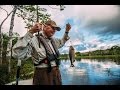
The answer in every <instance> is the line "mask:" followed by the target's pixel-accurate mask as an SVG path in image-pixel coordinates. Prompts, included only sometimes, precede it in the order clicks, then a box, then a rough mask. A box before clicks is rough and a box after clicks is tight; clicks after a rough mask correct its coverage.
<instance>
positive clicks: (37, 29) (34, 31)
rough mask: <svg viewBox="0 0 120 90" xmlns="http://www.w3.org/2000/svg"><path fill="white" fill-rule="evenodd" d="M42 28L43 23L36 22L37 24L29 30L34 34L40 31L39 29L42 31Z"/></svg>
mask: <svg viewBox="0 0 120 90" xmlns="http://www.w3.org/2000/svg"><path fill="white" fill-rule="evenodd" d="M41 30H42V23H36V24H35V25H34V26H33V27H32V28H31V29H30V30H29V32H30V33H31V34H34V33H36V32H38V31H41Z"/></svg>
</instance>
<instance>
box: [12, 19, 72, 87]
mask: <svg viewBox="0 0 120 90" xmlns="http://www.w3.org/2000/svg"><path fill="white" fill-rule="evenodd" d="M41 28H42V27H41V24H39V23H36V24H35V25H34V26H33V27H32V28H31V29H30V30H29V31H28V32H27V33H26V34H25V35H24V36H23V37H21V38H20V39H19V40H18V41H17V43H16V44H15V45H14V47H13V57H15V58H19V59H21V60H25V59H28V58H29V57H32V60H33V63H34V67H35V70H34V77H33V85H62V82H61V75H60V71H59V67H58V66H59V59H58V58H59V51H58V49H59V48H60V47H62V46H63V45H64V44H65V42H66V41H67V40H68V39H69V37H68V32H69V30H70V29H71V25H70V24H66V30H65V34H64V36H63V38H62V39H57V38H53V35H54V34H55V32H56V31H60V29H61V28H60V27H58V26H57V24H56V23H55V22H54V21H53V20H49V21H47V22H46V23H45V25H44V27H43V30H41ZM38 31H40V33H39V34H40V35H33V34H34V33H36V32H38Z"/></svg>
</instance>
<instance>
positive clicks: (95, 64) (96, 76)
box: [60, 59, 120, 85]
mask: <svg viewBox="0 0 120 90" xmlns="http://www.w3.org/2000/svg"><path fill="white" fill-rule="evenodd" d="M74 65H75V67H70V61H69V60H61V65H60V71H61V76H62V82H63V85H119V84H120V65H118V64H116V63H115V62H114V61H111V60H98V59H97V60H96V59H92V60H91V59H81V60H76V61H75V62H74Z"/></svg>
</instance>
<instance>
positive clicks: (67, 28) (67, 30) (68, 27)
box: [65, 23, 71, 32]
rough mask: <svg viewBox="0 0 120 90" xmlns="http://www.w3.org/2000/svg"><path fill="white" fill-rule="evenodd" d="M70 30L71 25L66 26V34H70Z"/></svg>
mask: <svg viewBox="0 0 120 90" xmlns="http://www.w3.org/2000/svg"><path fill="white" fill-rule="evenodd" d="M70 29H71V25H70V24H69V23H68V24H66V31H65V32H69V31H70Z"/></svg>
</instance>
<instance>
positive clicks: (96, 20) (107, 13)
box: [0, 5, 120, 53]
mask: <svg viewBox="0 0 120 90" xmlns="http://www.w3.org/2000/svg"><path fill="white" fill-rule="evenodd" d="M40 7H41V8H46V9H47V13H49V14H51V18H52V19H53V20H54V21H56V23H57V24H58V25H59V26H60V27H61V28H62V30H61V31H59V32H56V34H55V37H57V38H62V35H63V34H64V31H65V24H66V23H70V24H71V27H72V28H71V31H70V33H69V36H70V40H69V41H68V42H67V43H66V44H65V46H64V47H63V48H61V49H60V51H61V53H67V52H68V46H70V45H74V47H75V50H76V51H80V52H84V51H91V50H96V49H106V48H110V47H111V46H113V45H118V44H120V6H119V5H65V7H66V8H65V9H64V10H63V11H60V10H59V9H52V8H59V7H58V6H55V5H49V6H48V5H40ZM51 7H52V8H51ZM4 8H5V9H7V10H8V11H9V12H10V11H11V7H10V6H9V5H8V6H4ZM0 12H1V13H0V17H1V18H0V23H1V21H2V20H3V19H4V18H5V16H6V13H5V11H3V10H0ZM9 24H10V18H9V19H8V20H6V22H5V23H4V25H3V29H2V32H8V31H9ZM24 27H25V24H24V22H23V20H22V19H21V18H18V17H17V16H16V17H15V24H14V30H13V31H14V32H17V33H19V34H20V36H23V35H24V34H25V33H26V32H27V30H26V29H25V28H24ZM70 41H71V42H70Z"/></svg>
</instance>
